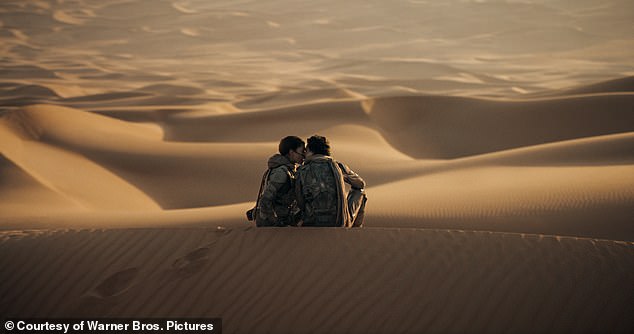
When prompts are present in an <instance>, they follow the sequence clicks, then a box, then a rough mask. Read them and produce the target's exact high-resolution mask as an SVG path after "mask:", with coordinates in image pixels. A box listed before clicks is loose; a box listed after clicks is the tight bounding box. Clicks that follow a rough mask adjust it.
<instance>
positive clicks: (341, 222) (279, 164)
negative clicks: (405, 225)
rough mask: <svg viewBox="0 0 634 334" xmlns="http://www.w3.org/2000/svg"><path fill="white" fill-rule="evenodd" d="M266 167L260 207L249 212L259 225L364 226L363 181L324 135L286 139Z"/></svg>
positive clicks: (248, 214) (257, 206)
mask: <svg viewBox="0 0 634 334" xmlns="http://www.w3.org/2000/svg"><path fill="white" fill-rule="evenodd" d="M302 162H303V164H302ZM268 167H269V168H268V170H267V171H266V172H265V173H264V175H263V176H262V183H261V186H260V191H259V193H258V199H257V202H256V206H255V208H254V209H252V210H249V212H247V216H250V217H249V218H252V219H250V220H255V222H256V225H257V226H260V227H263V226H289V225H290V226H298V225H301V226H315V227H317V226H319V227H361V226H363V219H364V213H365V203H366V201H367V196H366V195H365V192H364V191H363V189H364V188H365V181H363V179H362V178H361V177H360V176H359V175H358V174H357V173H355V172H354V171H352V170H351V169H350V168H349V167H348V166H346V165H345V164H343V163H341V162H339V161H336V160H335V159H333V158H332V156H331V151H330V143H329V142H328V140H327V139H326V138H325V137H322V136H317V135H315V136H312V137H310V138H308V140H307V145H305V143H304V141H303V140H302V139H301V138H299V137H296V136H288V137H285V138H283V139H282V140H281V141H280V144H279V153H278V154H275V155H273V156H272V157H271V158H269V161H268ZM346 183H347V184H349V185H350V190H349V191H346Z"/></svg>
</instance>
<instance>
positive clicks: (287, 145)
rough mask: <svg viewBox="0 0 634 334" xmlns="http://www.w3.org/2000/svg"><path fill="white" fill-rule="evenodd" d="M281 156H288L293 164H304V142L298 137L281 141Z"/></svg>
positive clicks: (290, 137)
mask: <svg viewBox="0 0 634 334" xmlns="http://www.w3.org/2000/svg"><path fill="white" fill-rule="evenodd" d="M278 149H279V151H280V154H281V155H283V156H286V157H287V158H288V159H289V160H290V161H291V162H294V163H302V161H304V154H305V152H306V150H305V149H304V141H303V140H302V139H301V138H299V137H297V136H288V137H284V138H282V140H280V146H279V147H278Z"/></svg>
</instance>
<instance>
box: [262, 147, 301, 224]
mask: <svg viewBox="0 0 634 334" xmlns="http://www.w3.org/2000/svg"><path fill="white" fill-rule="evenodd" d="M268 167H269V169H268V171H267V174H266V175H265V176H264V178H265V181H264V186H263V188H262V193H261V194H260V196H259V198H258V202H257V204H256V208H257V212H256V225H257V226H284V225H288V224H289V223H290V221H289V216H290V215H291V212H292V210H293V209H294V207H295V206H296V201H295V193H294V184H295V171H296V166H295V164H294V163H293V162H291V161H290V160H289V159H288V158H287V157H285V156H283V155H281V154H279V153H278V154H275V155H273V156H272V157H270V158H269V161H268Z"/></svg>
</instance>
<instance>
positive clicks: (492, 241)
mask: <svg viewBox="0 0 634 334" xmlns="http://www.w3.org/2000/svg"><path fill="white" fill-rule="evenodd" d="M1 238H2V239H1V240H2V241H1V242H0V250H1V252H0V254H2V255H1V256H0V261H1V262H0V263H1V264H2V268H3V271H2V274H1V275H2V281H3V284H2V290H1V291H2V294H0V296H2V297H1V298H2V303H0V305H2V306H1V307H2V309H1V312H2V314H3V315H7V316H12V315H20V316H33V317H36V316H39V317H50V316H69V315H72V316H100V317H131V316H134V317H159V316H173V317H178V316H201V317H202V316H208V317H222V318H223V330H225V331H226V332H227V333H265V332H275V333H291V332H292V333H309V332H320V333H367V332H379V333H387V332H391V333H394V332H397V333H421V332H474V331H475V332H514V333H516V332H593V331H608V332H628V331H631V330H632V329H633V327H632V322H631V321H630V314H632V311H634V304H633V303H632V299H633V298H634V294H633V291H632V289H631V282H632V280H633V279H634V269H633V268H634V245H633V244H632V243H623V242H613V241H606V240H592V239H575V238H565V237H549V236H539V235H519V234H502V233H486V232H466V231H435V230H408V229H365V230H348V231H346V230H319V229H294V228H287V229H282V230H280V229H264V230H255V229H246V230H245V229H235V230H231V229H229V230H216V229H168V230H163V229H153V230H147V229H141V230H134V229H132V230H82V231H58V232H5V233H3V234H2V237H1ZM308 263H309V264H310V265H307V264H308Z"/></svg>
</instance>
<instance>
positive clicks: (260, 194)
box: [253, 168, 271, 217]
mask: <svg viewBox="0 0 634 334" xmlns="http://www.w3.org/2000/svg"><path fill="white" fill-rule="evenodd" d="M270 173H271V169H270V168H269V169H267V170H266V171H264V174H262V181H261V182H260V190H258V197H257V199H256V200H255V210H253V217H257V213H258V208H259V207H260V198H261V197H262V190H264V184H265V183H266V180H268V178H269V174H270Z"/></svg>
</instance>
